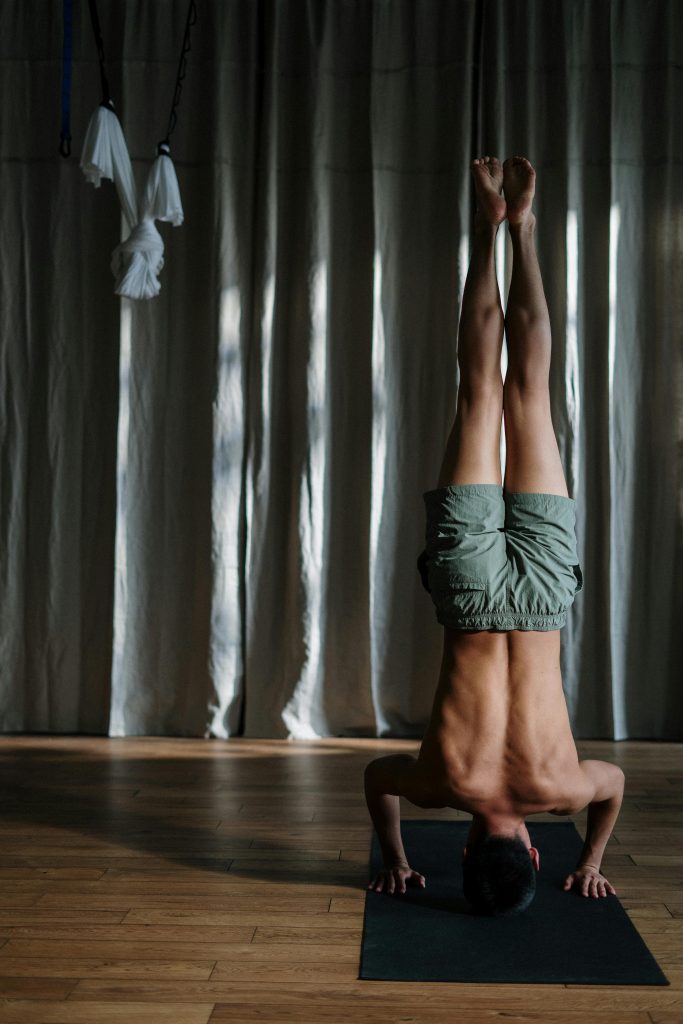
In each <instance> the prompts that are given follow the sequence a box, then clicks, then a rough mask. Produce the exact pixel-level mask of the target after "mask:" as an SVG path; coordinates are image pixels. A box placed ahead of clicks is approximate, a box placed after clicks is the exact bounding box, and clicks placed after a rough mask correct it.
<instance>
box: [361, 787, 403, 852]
mask: <svg viewBox="0 0 683 1024" xmlns="http://www.w3.org/2000/svg"><path fill="white" fill-rule="evenodd" d="M365 800H366V802H367V805H368V810H369V812H370V817H371V818H372V823H373V825H374V826H375V831H376V832H377V838H378V839H379V845H380V846H381V848H382V854H383V856H384V864H385V866H386V867H389V866H390V865H394V864H398V863H403V864H407V863H408V862H407V860H406V852H405V850H404V849H403V841H402V839H401V810H400V801H399V798H398V797H397V796H394V795H393V794H391V793H381V792H378V791H377V789H375V788H373V785H372V782H371V781H370V780H369V779H368V776H367V775H366V777H365Z"/></svg>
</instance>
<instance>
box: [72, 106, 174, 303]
mask: <svg viewBox="0 0 683 1024" xmlns="http://www.w3.org/2000/svg"><path fill="white" fill-rule="evenodd" d="M160 148H161V150H162V152H160V153H159V155H158V156H157V158H156V160H155V161H154V163H153V164H152V166H151V168H150V171H149V174H148V175H147V183H146V185H145V189H144V192H143V195H142V201H141V203H140V207H139V208H138V200H137V193H136V188H135V178H134V175H133V167H132V164H131V162H130V156H129V155H128V147H127V146H126V140H125V138H124V136H123V131H122V129H121V125H120V123H119V119H118V117H117V116H116V114H115V113H114V111H113V110H110V109H109V107H106V106H104V105H102V104H100V106H98V107H97V110H95V111H94V113H93V115H92V117H91V118H90V122H89V124H88V130H87V132H86V134H85V141H84V143H83V152H82V154H81V163H80V166H81V170H82V171H83V173H84V175H85V177H86V180H87V181H89V182H91V183H92V184H93V185H94V186H95V188H99V187H100V183H101V179H102V178H110V179H111V180H112V181H113V182H114V184H115V186H116V190H117V192H118V195H119V202H120V203H121V209H122V210H123V215H124V217H125V218H126V221H127V223H128V229H129V232H130V234H129V235H128V237H127V238H126V239H125V240H124V241H123V242H121V243H120V244H119V245H117V246H116V248H115V249H114V251H113V253H112V260H111V269H112V273H113V275H114V277H115V279H116V287H115V289H114V291H115V294H116V295H122V296H126V297H127V298H129V299H151V298H153V297H154V296H155V295H158V294H159V292H160V291H161V285H160V284H159V273H160V271H161V268H162V267H163V265H164V256H163V253H164V243H163V239H162V237H161V235H160V234H159V232H158V231H157V228H156V225H155V223H154V221H155V220H164V221H170V223H171V224H173V226H174V227H178V226H179V225H180V224H182V223H183V216H184V215H183V207H182V203H181V201H180V189H179V187H178V178H177V176H176V172H175V167H174V166H173V161H172V160H171V157H170V149H169V147H168V145H167V144H166V143H162V145H161V147H160Z"/></svg>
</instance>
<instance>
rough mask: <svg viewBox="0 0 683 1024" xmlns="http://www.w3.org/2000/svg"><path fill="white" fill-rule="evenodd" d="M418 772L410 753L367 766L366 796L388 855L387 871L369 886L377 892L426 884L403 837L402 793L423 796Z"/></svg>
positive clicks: (393, 755) (386, 858)
mask: <svg viewBox="0 0 683 1024" xmlns="http://www.w3.org/2000/svg"><path fill="white" fill-rule="evenodd" d="M418 775H419V770H418V768H417V762H416V761H415V758H414V757H412V756H411V755H410V754H390V755H389V756H388V757H378V758H376V759H375V760H374V761H371V762H370V764H368V765H367V767H366V769H365V799H366V801H367V805H368V810H369V812H370V817H371V818H372V822H373V825H374V826H375V830H376V832H377V837H378V839H379V844H380V846H381V848H382V855H383V857H384V870H383V871H380V872H378V874H376V875H375V877H374V878H373V879H372V880H371V882H370V885H369V886H368V888H369V889H374V890H375V891H376V892H382V891H383V890H384V891H386V892H387V893H393V892H394V889H396V890H397V891H398V892H405V891H406V884H407V883H409V882H410V883H416V884H418V885H421V886H422V887H423V888H424V886H425V877H424V875H421V874H420V873H419V872H418V871H413V869H412V868H411V867H410V865H409V864H408V861H407V860H406V852H405V850H404V849H403V841H402V839H401V810H400V801H399V796H406V797H407V798H408V799H409V800H410V799H412V797H416V798H418V799H419V797H420V794H421V787H420V782H419V778H418Z"/></svg>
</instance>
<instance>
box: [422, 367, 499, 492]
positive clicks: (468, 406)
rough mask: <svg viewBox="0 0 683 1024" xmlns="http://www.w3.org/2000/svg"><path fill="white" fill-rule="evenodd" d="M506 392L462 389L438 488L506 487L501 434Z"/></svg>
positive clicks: (488, 388)
mask: <svg viewBox="0 0 683 1024" xmlns="http://www.w3.org/2000/svg"><path fill="white" fill-rule="evenodd" d="M502 416H503V388H502V386H501V387H495V386H491V387H487V388H480V389H477V390H472V389H470V388H467V387H463V386H461V387H460V389H459V391H458V405H457V409H456V413H455V422H454V424H453V427H452V429H451V432H450V436H449V438H448V442H447V444H446V451H445V453H444V456H443V461H442V464H441V469H440V472H439V478H438V481H437V485H436V486H437V487H447V486H448V484H502V473H501V468H500V432H501V426H502Z"/></svg>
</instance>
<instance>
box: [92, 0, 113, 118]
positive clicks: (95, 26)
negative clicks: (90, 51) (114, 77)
mask: <svg viewBox="0 0 683 1024" xmlns="http://www.w3.org/2000/svg"><path fill="white" fill-rule="evenodd" d="M88 7H89V8H90V20H91V22H92V30H93V33H94V35H95V45H96V46H97V56H98V58H99V61H100V81H101V83H102V102H101V103H100V106H101V107H109V109H110V110H113V109H114V104H113V102H112V99H111V97H110V95H109V82H108V81H107V75H106V72H105V70H104V43H103V42H102V32H101V30H100V19H99V18H98V16H97V4H96V2H95V0H88Z"/></svg>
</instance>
